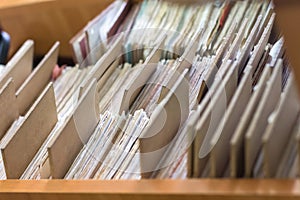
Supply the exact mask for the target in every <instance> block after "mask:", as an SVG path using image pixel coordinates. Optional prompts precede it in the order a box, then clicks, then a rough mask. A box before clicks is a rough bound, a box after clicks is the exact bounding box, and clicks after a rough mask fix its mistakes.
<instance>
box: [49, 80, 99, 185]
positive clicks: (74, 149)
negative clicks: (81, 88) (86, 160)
mask: <svg viewBox="0 0 300 200" xmlns="http://www.w3.org/2000/svg"><path fill="white" fill-rule="evenodd" d="M96 87H97V83H96V80H95V79H94V80H93V81H92V83H91V84H90V85H89V87H88V88H87V90H86V91H85V93H84V94H83V96H82V97H81V99H80V101H79V103H78V105H77V106H76V108H75V110H74V111H73V114H72V116H70V117H69V118H68V119H67V120H66V122H65V124H64V125H63V128H62V129H61V132H60V133H59V134H58V135H57V137H56V138H54V139H53V140H52V141H51V143H50V144H49V146H48V155H49V161H50V171H51V176H52V178H53V179H59V178H64V176H65V174H66V173H67V171H68V170H69V168H70V166H71V165H72V163H73V161H74V160H75V158H76V156H77V155H78V153H79V152H80V150H81V149H82V148H83V146H84V145H85V144H86V143H87V141H88V139H89V138H90V136H91V135H92V133H93V131H94V129H95V127H96V126H97V123H98V121H99V113H98V110H97V108H96V107H97V106H98V105H96V101H97V100H96V98H97V96H96V89H97V88H96Z"/></svg>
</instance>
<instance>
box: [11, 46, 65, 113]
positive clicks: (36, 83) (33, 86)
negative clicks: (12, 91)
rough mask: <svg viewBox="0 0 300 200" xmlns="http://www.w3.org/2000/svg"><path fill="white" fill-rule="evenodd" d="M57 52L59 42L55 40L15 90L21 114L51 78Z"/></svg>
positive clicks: (27, 108)
mask: <svg viewBox="0 0 300 200" xmlns="http://www.w3.org/2000/svg"><path fill="white" fill-rule="evenodd" d="M58 52H59V42H56V43H55V44H54V45H53V47H52V48H51V49H50V51H49V52H48V53H47V54H46V55H45V57H44V58H43V60H42V61H41V62H40V63H39V65H38V66H37V67H36V68H35V69H34V71H33V72H32V73H31V74H30V76H29V77H28V78H27V79H26V80H25V82H24V83H23V84H22V86H21V87H20V88H19V89H18V91H17V92H16V95H17V100H18V104H19V108H20V114H21V115H23V116H24V115H25V114H26V112H27V111H28V110H29V108H30V106H31V105H32V104H33V103H34V101H35V100H36V99H37V98H38V96H39V95H40V93H41V92H42V91H43V89H44V88H45V87H46V86H47V84H48V83H49V81H50V80H51V76H52V71H53V68H54V67H55V65H56V62H57V58H58Z"/></svg>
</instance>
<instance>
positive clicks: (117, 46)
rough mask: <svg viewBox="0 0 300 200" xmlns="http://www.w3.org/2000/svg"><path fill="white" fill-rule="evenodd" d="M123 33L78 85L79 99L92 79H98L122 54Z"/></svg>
mask: <svg viewBox="0 0 300 200" xmlns="http://www.w3.org/2000/svg"><path fill="white" fill-rule="evenodd" d="M123 42H124V34H123V33H121V34H120V35H119V36H118V38H117V39H116V41H115V42H114V44H113V45H112V46H111V47H110V48H109V50H108V51H107V52H106V53H105V54H104V55H103V56H102V57H101V58H100V59H99V60H98V62H97V63H96V64H95V66H94V67H93V69H92V70H91V71H90V72H89V74H88V75H87V78H86V79H85V80H84V81H83V83H82V84H81V85H80V92H79V99H80V98H81V96H82V95H83V93H84V92H85V91H86V90H87V88H88V87H89V84H90V83H91V81H92V80H93V79H96V80H97V81H99V79H100V78H101V77H102V76H103V74H104V73H105V72H106V70H107V69H108V68H109V66H110V65H111V64H112V63H114V62H115V61H116V60H119V59H118V58H119V57H121V56H122V54H123Z"/></svg>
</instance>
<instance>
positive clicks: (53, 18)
mask: <svg viewBox="0 0 300 200" xmlns="http://www.w3.org/2000/svg"><path fill="white" fill-rule="evenodd" d="M111 2H113V0H84V1H82V0H1V1H0V20H1V25H2V26H3V28H4V30H5V31H7V32H8V33H9V34H10V36H11V38H12V41H11V49H10V56H11V55H13V53H14V52H16V50H17V49H18V48H19V47H20V46H21V44H22V43H23V42H24V41H25V40H27V39H28V38H30V39H33V40H34V41H35V43H36V47H35V53H36V54H37V55H44V54H45V53H46V52H47V51H48V48H49V46H51V45H52V44H53V43H54V42H55V41H60V42H61V44H62V46H61V51H60V55H61V56H66V57H71V56H72V50H71V48H70V45H69V40H70V39H71V38H72V37H73V36H74V35H75V34H76V33H77V32H78V31H79V30H80V29H82V28H83V27H84V26H85V25H86V24H87V23H88V21H89V20H91V19H92V18H93V17H95V16H96V15H98V14H99V13H100V12H101V11H102V10H103V9H104V8H106V7H107V6H108V5H109V4H110V3H111Z"/></svg>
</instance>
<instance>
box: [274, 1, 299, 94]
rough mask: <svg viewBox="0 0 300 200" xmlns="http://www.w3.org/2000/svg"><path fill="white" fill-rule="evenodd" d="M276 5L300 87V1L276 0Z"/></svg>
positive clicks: (280, 27)
mask: <svg viewBox="0 0 300 200" xmlns="http://www.w3.org/2000/svg"><path fill="white" fill-rule="evenodd" d="M275 6H276V7H275V8H276V10H275V11H276V13H277V23H278V25H279V29H280V30H281V31H282V33H283V35H284V38H285V44H286V47H287V55H288V58H289V61H290V62H291V64H292V66H293V68H294V71H295V74H296V80H297V85H298V89H300V50H299V48H300V26H299V21H300V12H299V11H300V1H298V0H288V1H282V0H275ZM299 91H300V90H299Z"/></svg>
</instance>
